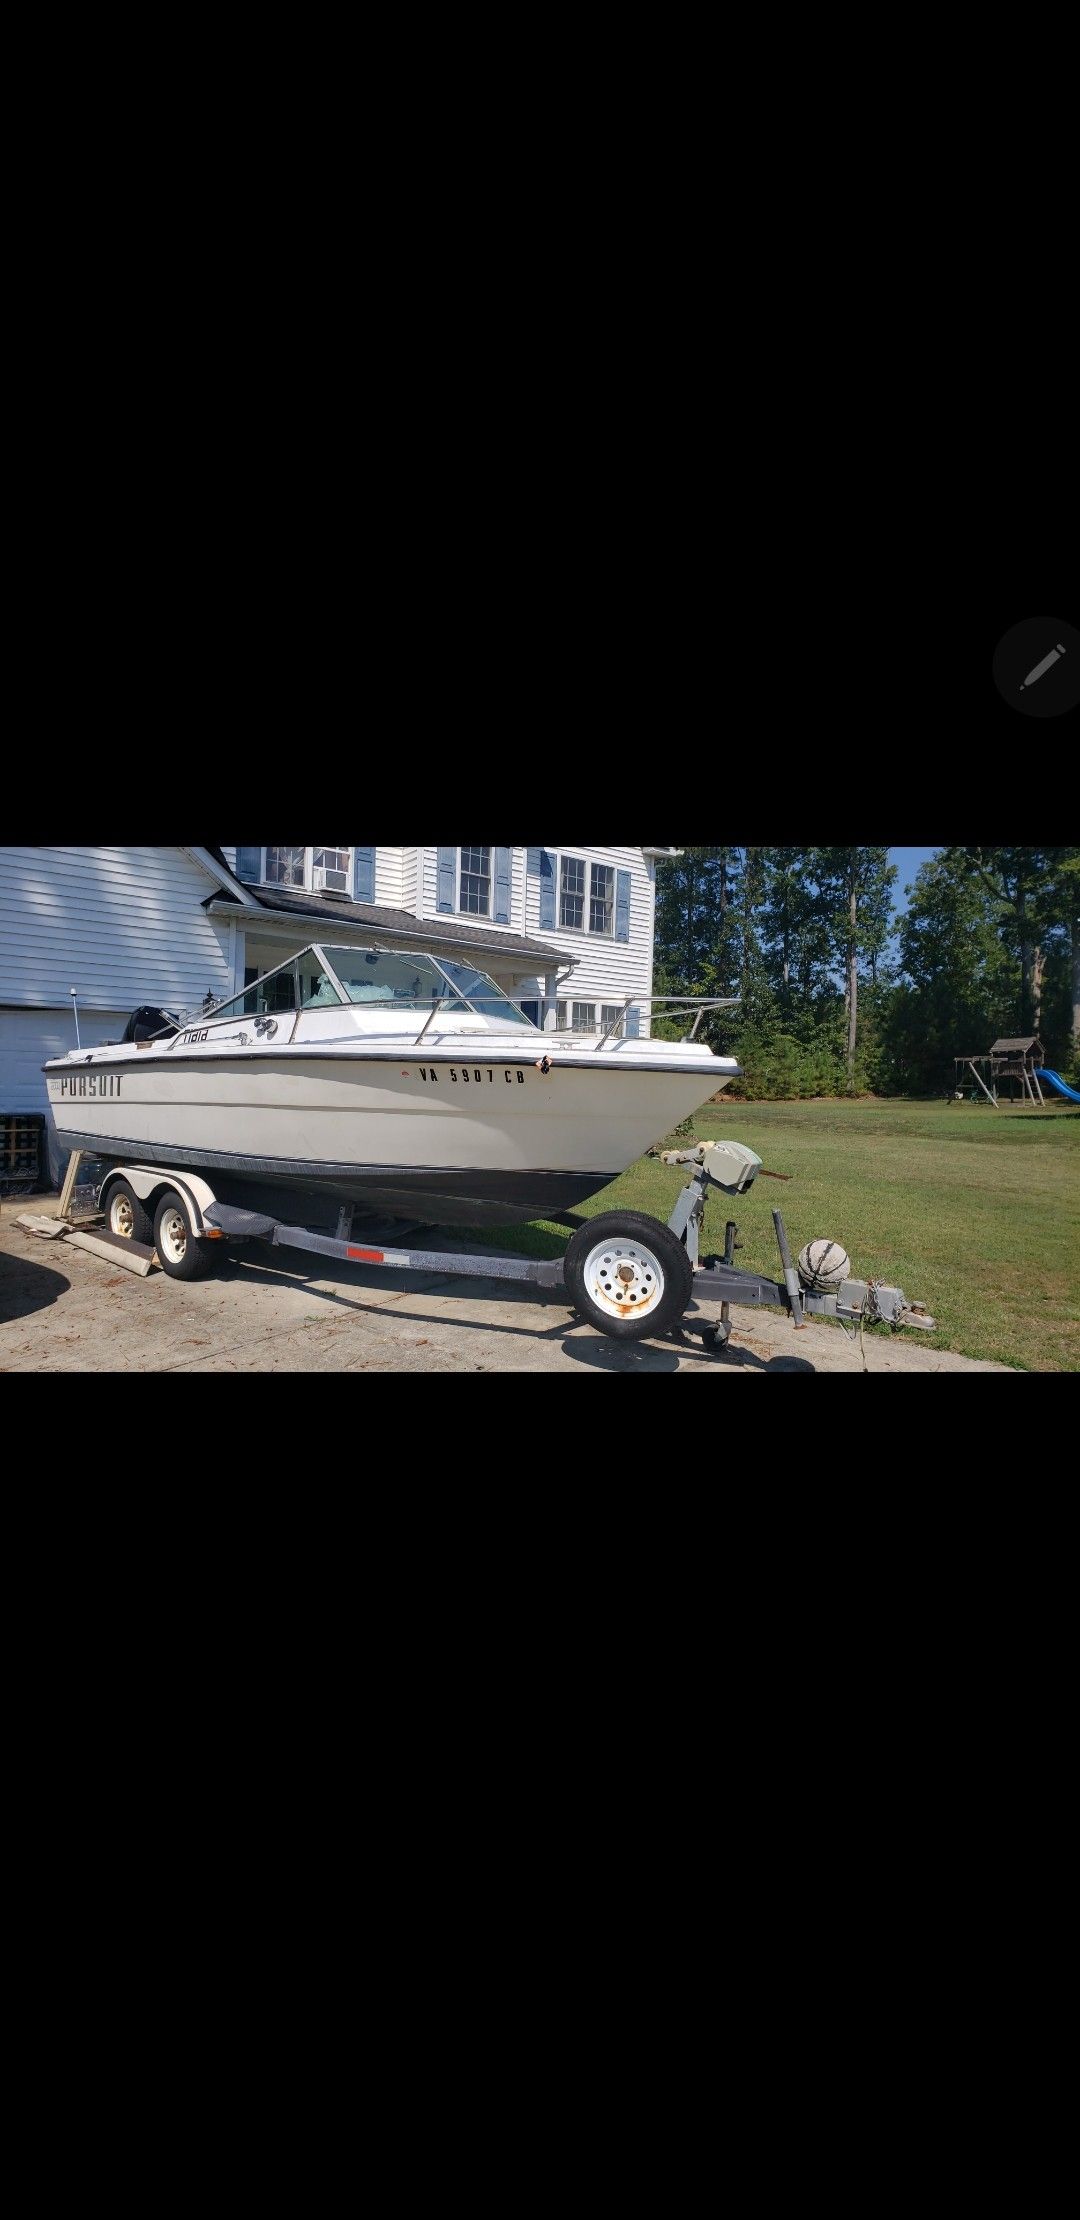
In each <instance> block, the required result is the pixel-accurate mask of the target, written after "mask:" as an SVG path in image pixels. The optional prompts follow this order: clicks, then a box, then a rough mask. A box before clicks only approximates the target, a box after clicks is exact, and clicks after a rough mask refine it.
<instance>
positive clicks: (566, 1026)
mask: <svg viewBox="0 0 1080 2220" xmlns="http://www.w3.org/2000/svg"><path fill="white" fill-rule="evenodd" d="M557 1031H558V1032H560V1033H568V1032H569V1031H570V1004H569V1003H568V1002H560V1004H559V1017H558V1025H557Z"/></svg>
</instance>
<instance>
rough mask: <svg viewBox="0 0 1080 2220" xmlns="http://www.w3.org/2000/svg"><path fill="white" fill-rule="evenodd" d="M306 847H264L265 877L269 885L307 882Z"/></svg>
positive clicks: (296, 884) (298, 884) (291, 884)
mask: <svg viewBox="0 0 1080 2220" xmlns="http://www.w3.org/2000/svg"><path fill="white" fill-rule="evenodd" d="M306 862H307V849H306V848H264V850H263V878H264V880H265V882H266V884H267V886H297V887H303V885H304V884H305V865H306Z"/></svg>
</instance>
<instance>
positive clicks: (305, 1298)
mask: <svg viewBox="0 0 1080 2220" xmlns="http://www.w3.org/2000/svg"><path fill="white" fill-rule="evenodd" d="M55 1209H56V1202H55V1199H52V1200H50V1199H49V1198H48V1197H42V1196H33V1197H32V1198H26V1199H24V1200H22V1201H15V1200H5V1201H4V1203H3V1205H2V1208H0V1372H151V1373H168V1372H177V1373H186V1372H188V1373H199V1372H567V1373H575V1372H576V1373H586V1374H588V1373H590V1372H591V1373H596V1372H687V1373H690V1374H691V1375H696V1376H698V1377H703V1376H704V1375H706V1374H709V1373H719V1372H722V1373H734V1374H738V1375H740V1376H741V1377H743V1378H747V1379H752V1378H756V1377H760V1376H761V1375H762V1374H763V1373H767V1372H851V1373H855V1374H860V1373H861V1371H862V1363H861V1359H860V1355H859V1350H858V1347H857V1345H856V1344H854V1343H853V1342H852V1341H850V1340H848V1339H847V1337H846V1336H845V1335H844V1334H843V1333H842V1332H841V1331H840V1329H839V1328H838V1327H836V1326H829V1325H824V1324H819V1323H817V1322H815V1323H813V1324H811V1325H809V1326H807V1327H806V1328H805V1330H804V1331H802V1332H800V1333H796V1331H795V1329H794V1327H793V1326H792V1325H791V1323H790V1321H789V1320H788V1318H787V1317H786V1316H785V1315H784V1314H783V1313H782V1312H780V1311H768V1312H764V1311H749V1310H744V1311H741V1312H740V1311H739V1310H736V1311H735V1312H734V1313H733V1318H734V1333H733V1335H732V1339H731V1342H730V1344H729V1346H728V1348H727V1350H726V1351H724V1352H723V1353H722V1354H719V1355H715V1356H714V1355H711V1354H707V1353H706V1352H705V1351H704V1350H703V1349H702V1345H701V1343H700V1341H698V1340H695V1339H691V1338H689V1337H688V1336H687V1337H685V1338H682V1337H680V1336H679V1335H678V1334H675V1335H667V1336H661V1337H660V1338H658V1339H657V1340H656V1341H641V1342H618V1341H610V1340H608V1339H606V1338H605V1337H604V1336H603V1335H602V1334H600V1333H598V1332H596V1330H595V1329H594V1328H593V1327H592V1326H589V1325H586V1324H585V1323H584V1322H583V1321H582V1320H580V1319H578V1318H577V1317H576V1315H575V1313H574V1312H573V1311H572V1310H571V1309H570V1306H569V1304H568V1302H567V1300H566V1297H565V1295H564V1294H563V1292H562V1290H561V1289H559V1290H555V1291H553V1292H538V1291H536V1290H534V1289H531V1288H514V1287H508V1286H507V1285H506V1283H505V1282H502V1281H497V1280H475V1279H462V1278H461V1277H460V1276H459V1277H458V1278H456V1279H455V1277H454V1275H453V1272H452V1271H447V1272H446V1273H439V1274H435V1273H432V1274H423V1273H415V1272H406V1273H401V1272H398V1273H394V1272H378V1271H375V1270H372V1269H368V1268H365V1267H364V1266H363V1265H358V1264H341V1265H339V1264H336V1263H332V1262H329V1261H327V1260H325V1259H322V1258H316V1257H312V1258H311V1260H310V1268H309V1264H308V1261H307V1260H306V1259H305V1258H304V1257H303V1256H302V1255H301V1254H300V1253H299V1252H297V1251H295V1250H293V1251H288V1252H283V1251H281V1250H279V1249H271V1248H268V1247H267V1246H265V1244H262V1243H252V1244H250V1245H248V1246H247V1247H244V1248H237V1249H232V1250H224V1249H223V1251H222V1256H221V1260H220V1262H219V1264H218V1267H217V1270H216V1273H215V1275H214V1276H213V1277H212V1278H210V1279H206V1280H197V1281H194V1282H191V1283H190V1284H189V1283H185V1282H182V1281H178V1280H171V1279H168V1278H167V1277H166V1275H165V1273H164V1272H162V1271H161V1270H160V1269H159V1268H158V1267H157V1266H156V1265H155V1267H154V1269H153V1270H152V1271H151V1273H150V1276H149V1278H147V1279H140V1278H137V1277H136V1275H135V1274H134V1273H132V1272H130V1271H125V1270H121V1269H117V1267H116V1266H115V1265H114V1263H113V1262H112V1260H111V1259H105V1258H100V1257H96V1256H91V1255H89V1254H87V1253H86V1252H85V1251H83V1250H80V1249H76V1248H73V1247H72V1245H71V1243H70V1242H69V1241H67V1240H64V1239H60V1240H51V1241H50V1240H43V1239H41V1238H40V1237H39V1236H37V1235H34V1234H30V1233H27V1232H25V1231H24V1230H23V1229H22V1227H20V1226H19V1225H18V1224H17V1222H16V1221H17V1218H18V1217H20V1216H22V1215H25V1214H28V1213H46V1214H50V1213H54V1212H55ZM705 1315H715V1312H707V1313H706V1314H705ZM743 1320H745V1321H746V1323H745V1324H744V1323H743V1322H742V1321H743ZM864 1346H865V1351H866V1366H867V1370H868V1371H870V1372H1007V1371H1009V1370H1010V1369H1011V1368H1010V1367H1009V1366H1008V1365H1000V1364H989V1363H976V1362H974V1361H973V1360H972V1359H970V1358H967V1357H956V1356H950V1355H948V1354H946V1353H945V1352H944V1351H939V1350H935V1348H934V1347H933V1337H932V1336H926V1337H925V1338H924V1337H922V1336H919V1335H917V1334H915V1333H909V1334H895V1335H893V1334H889V1335H886V1334H884V1333H883V1332H882V1331H880V1330H879V1331H876V1332H872V1333H868V1334H867V1335H866V1337H865V1344H864Z"/></svg>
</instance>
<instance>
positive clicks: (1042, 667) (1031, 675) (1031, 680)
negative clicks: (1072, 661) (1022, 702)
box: [1020, 640, 1065, 693]
mask: <svg viewBox="0 0 1080 2220" xmlns="http://www.w3.org/2000/svg"><path fill="white" fill-rule="evenodd" d="M1064 653H1065V650H1064V648H1063V647H1062V645H1061V641H1060V640H1059V641H1058V644H1057V646H1056V648H1051V650H1050V653H1049V655H1044V656H1043V659H1042V662H1041V663H1036V665H1035V668H1034V670H1033V671H1029V672H1028V674H1027V677H1026V678H1025V679H1024V680H1023V681H1022V683H1021V686H1020V692H1021V693H1023V691H1024V687H1025V686H1034V684H1035V681H1036V679H1037V678H1041V677H1042V675H1043V672H1044V671H1048V670H1049V668H1050V665H1051V663H1056V662H1057V659H1058V657H1059V655H1064Z"/></svg>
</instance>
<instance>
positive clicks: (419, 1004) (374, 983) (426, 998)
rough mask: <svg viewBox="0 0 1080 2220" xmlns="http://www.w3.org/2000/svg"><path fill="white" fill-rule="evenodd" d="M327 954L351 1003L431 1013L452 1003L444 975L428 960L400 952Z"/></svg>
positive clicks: (339, 951) (340, 950)
mask: <svg viewBox="0 0 1080 2220" xmlns="http://www.w3.org/2000/svg"><path fill="white" fill-rule="evenodd" d="M326 953H327V955H328V956H329V958H330V961H331V963H332V964H333V967H334V970H335V971H336V973H337V975H338V978H339V979H340V981H341V984H342V986H343V987H344V989H345V992H346V994H347V995H348V997H349V1000H350V1002H390V1003H397V1004H398V1005H399V1006H400V1007H403V1008H407V1009H410V1010H430V1008H431V1005H432V1003H433V1002H440V1001H442V999H443V997H444V996H446V997H447V999H449V990H448V988H447V984H446V981H445V979H444V978H443V976H442V973H441V972H439V971H437V970H436V968H435V966H434V964H433V963H431V962H430V960H429V959H428V957H426V956H407V955H405V954H404V953H403V952H402V951H401V950H399V949H396V948H331V947H330V946H329V945H327V948H326Z"/></svg>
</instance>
